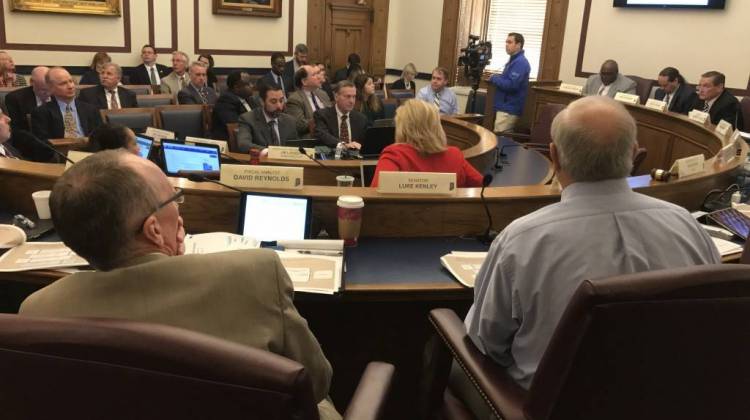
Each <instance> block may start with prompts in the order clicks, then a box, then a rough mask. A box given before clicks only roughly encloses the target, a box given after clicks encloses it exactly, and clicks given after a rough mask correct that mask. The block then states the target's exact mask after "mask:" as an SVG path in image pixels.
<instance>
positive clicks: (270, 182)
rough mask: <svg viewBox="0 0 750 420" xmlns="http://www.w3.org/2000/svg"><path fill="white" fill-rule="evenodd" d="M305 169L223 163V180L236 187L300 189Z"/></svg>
mask: <svg viewBox="0 0 750 420" xmlns="http://www.w3.org/2000/svg"><path fill="white" fill-rule="evenodd" d="M303 175H304V171H303V168H300V167H292V166H261V165H221V178H220V179H221V182H222V183H224V184H227V185H230V186H232V187H236V188H260V189H278V190H299V189H302V187H303V179H304V177H303Z"/></svg>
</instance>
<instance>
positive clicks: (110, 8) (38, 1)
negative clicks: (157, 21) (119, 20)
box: [9, 0, 122, 16]
mask: <svg viewBox="0 0 750 420" xmlns="http://www.w3.org/2000/svg"><path fill="white" fill-rule="evenodd" d="M9 1H10V10H11V11H13V12H42V13H70V14H76V15H101V16H120V15H121V12H122V9H121V7H120V0H85V1H82V0H9Z"/></svg>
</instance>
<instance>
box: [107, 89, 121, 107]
mask: <svg viewBox="0 0 750 420" xmlns="http://www.w3.org/2000/svg"><path fill="white" fill-rule="evenodd" d="M109 94H110V95H111V98H112V99H111V100H110V105H109V109H120V102H119V101H118V100H117V92H115V91H114V90H110V91H109Z"/></svg>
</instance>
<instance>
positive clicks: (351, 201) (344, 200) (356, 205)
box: [336, 195, 365, 209]
mask: <svg viewBox="0 0 750 420" xmlns="http://www.w3.org/2000/svg"><path fill="white" fill-rule="evenodd" d="M336 205H337V206H339V207H343V208H345V209H360V208H362V207H364V206H365V201H364V200H363V199H362V197H358V196H356V195H342V196H340V197H339V201H337V202H336Z"/></svg>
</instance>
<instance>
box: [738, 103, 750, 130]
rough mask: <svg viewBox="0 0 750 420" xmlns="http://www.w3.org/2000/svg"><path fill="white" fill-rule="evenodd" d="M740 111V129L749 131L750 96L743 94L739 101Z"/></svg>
mask: <svg viewBox="0 0 750 420" xmlns="http://www.w3.org/2000/svg"><path fill="white" fill-rule="evenodd" d="M740 112H741V113H742V120H743V121H742V122H743V125H742V126H738V127H737V128H739V129H740V130H742V131H750V96H745V97H743V98H742V100H741V101H740Z"/></svg>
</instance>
